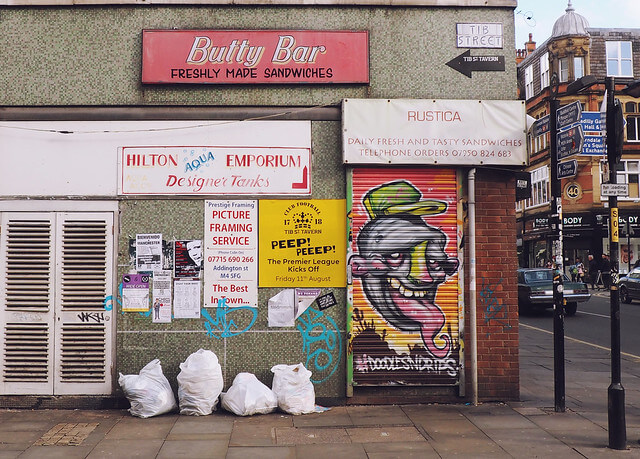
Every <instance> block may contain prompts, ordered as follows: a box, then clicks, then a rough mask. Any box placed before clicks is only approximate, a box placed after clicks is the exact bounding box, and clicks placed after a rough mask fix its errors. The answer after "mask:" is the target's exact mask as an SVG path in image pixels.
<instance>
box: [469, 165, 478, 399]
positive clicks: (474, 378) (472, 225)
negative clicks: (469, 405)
mask: <svg viewBox="0 0 640 459" xmlns="http://www.w3.org/2000/svg"><path fill="white" fill-rule="evenodd" d="M468 188H469V191H468V194H469V200H468V203H467V204H468V206H469V207H468V208H469V322H470V324H469V325H470V326H469V329H470V333H469V349H470V351H471V396H472V398H473V405H474V406H477V405H478V333H477V332H478V330H477V317H476V170H475V168H474V169H471V170H470V171H469V177H468Z"/></svg>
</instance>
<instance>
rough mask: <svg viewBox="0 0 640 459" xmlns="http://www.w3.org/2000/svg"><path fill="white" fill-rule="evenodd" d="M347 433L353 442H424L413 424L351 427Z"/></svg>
mask: <svg viewBox="0 0 640 459" xmlns="http://www.w3.org/2000/svg"><path fill="white" fill-rule="evenodd" d="M347 433H348V434H349V437H350V438H351V441H352V442H353V443H385V442H402V441H408V442H419V441H425V442H426V439H425V438H424V437H423V436H422V434H421V433H420V432H419V431H418V429H416V428H415V427H414V426H407V427H396V426H384V427H351V428H348V429H347Z"/></svg>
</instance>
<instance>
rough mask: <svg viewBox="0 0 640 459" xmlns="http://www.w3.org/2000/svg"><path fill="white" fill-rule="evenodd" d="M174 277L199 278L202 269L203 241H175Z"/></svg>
mask: <svg viewBox="0 0 640 459" xmlns="http://www.w3.org/2000/svg"><path fill="white" fill-rule="evenodd" d="M174 246H175V249H174V251H173V253H174V276H175V277H177V278H199V277H200V271H201V268H202V255H203V254H202V240H200V239H192V240H187V241H175V242H174Z"/></svg>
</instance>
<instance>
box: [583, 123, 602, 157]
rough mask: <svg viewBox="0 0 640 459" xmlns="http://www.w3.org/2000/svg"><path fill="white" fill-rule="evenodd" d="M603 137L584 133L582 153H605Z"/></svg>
mask: <svg viewBox="0 0 640 459" xmlns="http://www.w3.org/2000/svg"><path fill="white" fill-rule="evenodd" d="M583 129H584V128H583ZM604 140H605V138H604V137H603V136H601V135H585V136H584V144H583V146H582V154H583V155H596V156H604V155H606V154H607V145H606V144H605V141H604Z"/></svg>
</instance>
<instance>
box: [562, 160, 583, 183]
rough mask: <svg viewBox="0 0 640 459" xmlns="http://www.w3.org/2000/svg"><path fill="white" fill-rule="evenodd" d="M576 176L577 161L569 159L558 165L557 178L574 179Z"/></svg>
mask: <svg viewBox="0 0 640 459" xmlns="http://www.w3.org/2000/svg"><path fill="white" fill-rule="evenodd" d="M577 174H578V161H576V160H575V159H570V160H569V161H565V162H562V163H558V178H559V179H561V178H569V177H575V176H576V175H577Z"/></svg>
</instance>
